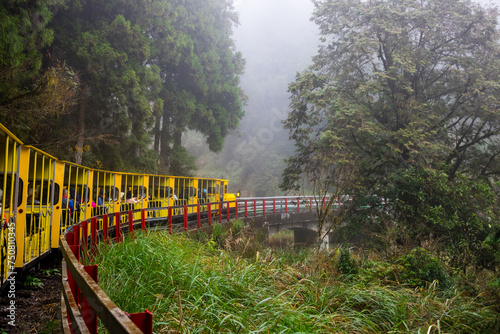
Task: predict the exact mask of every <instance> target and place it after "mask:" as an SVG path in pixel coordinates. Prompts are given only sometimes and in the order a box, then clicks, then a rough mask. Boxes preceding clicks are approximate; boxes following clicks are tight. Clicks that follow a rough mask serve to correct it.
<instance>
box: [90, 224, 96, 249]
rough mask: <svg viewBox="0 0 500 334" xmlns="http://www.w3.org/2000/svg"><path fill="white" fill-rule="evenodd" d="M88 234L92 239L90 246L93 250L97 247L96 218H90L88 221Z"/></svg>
mask: <svg viewBox="0 0 500 334" xmlns="http://www.w3.org/2000/svg"><path fill="white" fill-rule="evenodd" d="M90 233H91V237H92V246H93V247H94V248H95V247H96V246H97V218H96V217H92V220H91V221H90Z"/></svg>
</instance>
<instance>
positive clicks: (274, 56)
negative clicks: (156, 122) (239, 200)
mask: <svg viewBox="0 0 500 334" xmlns="http://www.w3.org/2000/svg"><path fill="white" fill-rule="evenodd" d="M476 2H478V3H480V4H481V5H483V6H484V5H499V4H500V0H477V1H476ZM234 5H235V9H236V11H238V12H239V19H240V25H239V26H238V27H237V28H236V29H235V31H234V40H235V42H236V48H237V50H238V51H241V52H242V53H243V57H244V58H245V59H246V62H247V63H246V68H245V73H244V75H243V76H242V77H241V87H242V88H243V89H244V91H245V94H246V95H247V96H248V102H247V105H246V106H244V110H245V116H244V118H243V120H242V121H241V123H240V127H239V129H238V130H237V131H235V132H234V133H232V134H231V135H229V136H228V137H226V140H225V144H224V148H223V150H222V152H220V153H217V154H216V153H212V152H210V151H209V149H208V146H207V145H206V144H205V142H204V139H203V137H202V136H201V135H199V134H197V133H193V132H190V133H188V134H186V135H185V136H184V137H183V144H184V145H185V146H186V148H187V149H188V150H189V152H190V153H191V154H193V155H194V156H195V157H196V158H197V160H196V163H197V165H198V166H199V167H200V169H199V170H198V171H197V172H195V174H196V175H197V176H200V177H218V178H227V179H229V180H230V188H231V191H236V190H241V192H242V195H243V196H270V195H279V194H282V193H281V192H280V190H279V188H278V184H279V182H280V177H281V172H282V170H283V168H284V163H283V159H284V158H286V157H288V156H290V155H292V154H293V144H292V143H291V142H289V140H288V132H287V131H286V130H284V129H283V128H282V123H281V122H282V120H284V119H285V118H286V115H287V113H288V104H289V97H290V94H289V93H288V92H287V88H288V84H290V83H291V82H293V81H294V78H295V74H296V73H297V72H301V71H303V70H305V69H306V68H307V66H309V65H310V64H311V63H312V59H311V58H312V56H314V55H315V54H316V51H317V47H318V44H319V39H318V30H317V27H316V25H315V24H314V23H313V22H311V21H310V18H311V16H312V11H313V9H314V6H313V4H312V3H311V1H310V0H237V1H235V2H234Z"/></svg>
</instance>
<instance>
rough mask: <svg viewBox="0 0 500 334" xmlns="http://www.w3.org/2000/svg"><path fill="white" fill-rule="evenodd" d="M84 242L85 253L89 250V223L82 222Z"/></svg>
mask: <svg viewBox="0 0 500 334" xmlns="http://www.w3.org/2000/svg"><path fill="white" fill-rule="evenodd" d="M82 241H83V245H82V246H83V249H84V251H85V250H87V249H88V241H89V222H88V221H86V220H84V221H82Z"/></svg>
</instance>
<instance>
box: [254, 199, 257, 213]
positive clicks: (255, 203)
mask: <svg viewBox="0 0 500 334" xmlns="http://www.w3.org/2000/svg"><path fill="white" fill-rule="evenodd" d="M253 215H254V217H256V216H257V200H255V199H254V200H253Z"/></svg>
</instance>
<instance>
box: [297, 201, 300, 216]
mask: <svg viewBox="0 0 500 334" xmlns="http://www.w3.org/2000/svg"><path fill="white" fill-rule="evenodd" d="M297 212H300V197H297Z"/></svg>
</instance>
